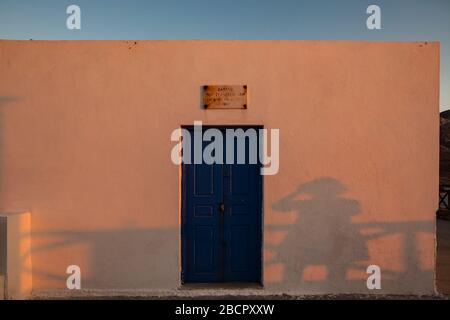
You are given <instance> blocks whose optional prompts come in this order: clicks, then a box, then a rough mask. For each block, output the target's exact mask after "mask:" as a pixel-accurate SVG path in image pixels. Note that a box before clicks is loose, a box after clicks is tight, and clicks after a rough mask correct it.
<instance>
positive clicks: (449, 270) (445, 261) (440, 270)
mask: <svg viewBox="0 0 450 320" xmlns="http://www.w3.org/2000/svg"><path fill="white" fill-rule="evenodd" d="M436 286H437V290H438V292H439V293H441V294H445V295H450V220H442V219H437V261H436Z"/></svg>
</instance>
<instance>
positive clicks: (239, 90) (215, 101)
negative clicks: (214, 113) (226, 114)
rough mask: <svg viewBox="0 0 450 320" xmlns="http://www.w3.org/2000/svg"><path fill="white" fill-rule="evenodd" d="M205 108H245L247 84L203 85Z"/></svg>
mask: <svg viewBox="0 0 450 320" xmlns="http://www.w3.org/2000/svg"><path fill="white" fill-rule="evenodd" d="M203 107H204V108H205V109H247V86H246V85H232V86H222V85H220V86H203Z"/></svg>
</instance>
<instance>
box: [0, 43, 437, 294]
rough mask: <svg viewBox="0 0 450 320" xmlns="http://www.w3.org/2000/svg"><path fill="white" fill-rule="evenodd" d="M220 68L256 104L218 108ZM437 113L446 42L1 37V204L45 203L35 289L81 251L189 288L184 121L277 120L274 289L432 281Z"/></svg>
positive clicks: (114, 277)
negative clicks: (183, 218)
mask: <svg viewBox="0 0 450 320" xmlns="http://www.w3.org/2000/svg"><path fill="white" fill-rule="evenodd" d="M204 84H247V85H248V88H249V89H248V90H249V103H248V109H247V110H206V111H205V110H203V109H202V108H201V101H200V93H201V91H200V90H201V86H202V85H204ZM438 112H439V44H438V43H422V42H416V43H373V42H345V41H344V42H331V41H330V42H326V41H138V42H134V41H51V42H48V41H0V139H1V140H0V212H19V211H28V210H29V211H31V214H32V261H33V270H32V275H33V289H34V291H35V292H40V291H43V290H53V289H62V290H67V289H64V288H65V283H66V277H67V275H66V274H65V271H66V267H67V266H68V265H71V264H76V265H79V266H80V267H81V270H82V287H83V288H86V289H87V288H92V289H104V290H121V289H143V290H144V289H145V290H166V291H172V292H174V293H176V292H177V291H176V290H177V288H178V287H179V281H180V200H179V198H180V197H179V194H180V180H179V179H180V177H179V176H180V170H179V168H178V167H177V166H175V165H174V164H172V162H171V160H170V152H171V149H172V147H173V146H174V143H173V142H171V141H170V134H171V132H172V130H174V129H175V128H178V127H179V126H180V125H188V124H193V121H194V120H201V121H203V123H205V124H260V125H264V126H265V127H266V128H268V129H271V128H279V129H280V171H279V173H278V174H277V175H275V176H266V177H264V265H263V282H264V292H267V293H269V292H292V293H307V294H309V293H343V292H364V293H379V292H390V293H432V292H433V290H434V257H435V224H434V215H435V210H436V207H437V202H436V201H437V199H436V198H437V192H438V150H439V145H438V143H439V141H438V137H439V132H438V130H439V128H438V124H439V117H438ZM290 195H291V196H290ZM371 264H376V265H379V266H380V267H381V269H382V288H383V289H382V290H381V291H377V292H369V291H368V290H367V288H366V278H367V276H368V275H367V274H366V273H365V269H366V267H367V266H368V265H371ZM62 292H66V291H62Z"/></svg>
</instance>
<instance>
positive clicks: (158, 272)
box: [25, 178, 434, 294]
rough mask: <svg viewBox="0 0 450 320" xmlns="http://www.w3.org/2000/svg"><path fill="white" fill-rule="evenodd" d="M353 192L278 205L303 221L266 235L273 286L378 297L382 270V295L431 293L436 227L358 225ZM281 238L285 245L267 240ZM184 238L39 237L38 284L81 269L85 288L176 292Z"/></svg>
mask: <svg viewBox="0 0 450 320" xmlns="http://www.w3.org/2000/svg"><path fill="white" fill-rule="evenodd" d="M345 191H346V188H345V186H344V185H343V184H342V183H341V182H339V181H338V180H335V179H333V178H320V179H317V180H314V181H311V182H308V183H304V184H301V185H300V186H299V187H298V188H297V190H294V191H293V192H292V193H291V194H289V195H287V196H286V197H284V198H282V199H280V200H279V201H277V202H276V203H274V204H272V206H271V207H272V209H273V210H274V213H278V214H284V213H288V212H290V213H294V214H295V215H296V220H295V222H294V223H291V224H285V225H268V226H266V228H265V230H266V235H265V239H266V240H265V257H264V261H265V262H264V268H265V270H264V274H265V277H266V278H265V285H267V287H268V288H270V289H274V290H280V291H294V290H297V291H302V292H308V293H336V292H338V293H370V292H369V291H368V289H367V287H366V279H367V277H368V274H367V273H366V269H367V267H368V266H369V265H371V264H377V265H379V266H380V267H381V269H382V287H383V290H382V291H384V292H392V293H395V292H402V293H408V292H410V293H416V294H417V293H421V292H423V293H431V292H432V290H433V281H434V280H433V279H434V267H433V266H432V265H431V266H430V264H429V261H430V259H429V257H430V254H431V257H434V252H423V250H424V249H423V247H422V246H421V241H420V240H421V239H422V240H423V238H422V237H423V236H425V237H428V238H426V239H427V241H425V242H426V243H427V244H430V242H429V241H428V240H429V239H430V238H429V237H431V238H432V239H434V221H408V222H395V223H390V222H386V223H383V222H380V223H378V222H376V223H372V222H368V223H355V222H354V221H353V217H355V216H356V215H357V214H359V213H360V205H359V203H358V202H357V201H356V200H354V199H349V198H346V197H345V196H344V193H345ZM276 234H281V235H282V237H280V239H281V241H278V242H277V243H275V242H273V241H267V239H269V240H270V238H271V237H273V236H274V235H276ZM179 239H180V235H179V228H177V227H176V228H167V229H164V228H161V229H158V228H155V229H131V228H130V229H122V230H105V231H98V230H94V231H43V232H33V249H32V252H33V264H34V266H33V285H34V286H35V287H37V288H45V287H47V288H48V287H50V288H65V283H66V279H67V275H66V274H65V270H66V267H67V266H68V265H70V264H77V265H79V266H80V267H81V269H82V287H83V288H85V289H88V288H96V289H175V288H176V287H177V286H178V281H179V273H180V260H179V247H180V244H179ZM426 248H427V247H426V246H425V249H426ZM26 254H28V253H26ZM26 254H25V255H26ZM424 257H425V258H424ZM79 259H84V260H81V261H80V260H79ZM424 260H425V262H424ZM47 261H52V264H48V263H47ZM35 262H36V263H35ZM44 265H45V270H42V269H40V266H44ZM171 284H172V285H171ZM372 293H373V292H372Z"/></svg>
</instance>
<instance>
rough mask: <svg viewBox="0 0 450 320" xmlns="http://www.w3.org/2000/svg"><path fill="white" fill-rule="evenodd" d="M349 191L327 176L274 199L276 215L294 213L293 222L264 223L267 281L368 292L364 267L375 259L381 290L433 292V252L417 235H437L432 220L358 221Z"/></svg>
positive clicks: (319, 290) (314, 288)
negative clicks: (424, 248)
mask: <svg viewBox="0 0 450 320" xmlns="http://www.w3.org/2000/svg"><path fill="white" fill-rule="evenodd" d="M346 191H347V189H346V187H345V186H344V184H343V183H341V182H340V181H338V180H336V179H333V178H329V177H324V178H319V179H316V180H313V181H310V182H307V183H304V184H300V185H299V187H298V188H297V189H296V190H294V191H293V192H292V193H291V194H289V195H287V196H285V197H283V198H282V199H280V200H278V201H277V202H276V203H273V204H272V209H273V210H275V212H277V213H275V214H283V213H286V214H287V213H294V214H295V221H294V222H291V223H289V224H276V225H274V224H272V225H269V226H267V227H266V230H268V231H267V235H266V239H267V240H268V241H266V244H265V249H266V250H265V261H266V262H265V266H266V275H268V278H269V279H267V282H268V283H270V285H273V286H275V287H277V286H280V288H281V287H283V288H289V289H292V290H295V289H297V290H298V289H300V290H301V291H305V292H317V293H326V292H339V293H369V290H368V289H367V285H366V280H367V278H368V277H369V274H367V272H366V271H367V267H368V266H369V265H372V264H374V265H379V266H380V267H381V279H382V289H384V290H386V291H391V292H407V291H410V292H420V291H421V290H422V291H425V292H426V291H428V292H429V291H430V289H431V288H429V287H430V284H432V283H433V277H434V271H433V266H430V265H429V264H428V266H427V262H428V261H429V259H427V258H425V260H426V261H423V260H424V256H427V254H431V255H433V252H429V253H426V252H422V251H421V246H420V241H419V240H420V239H419V237H420V236H423V235H425V236H431V237H433V234H434V233H433V232H434V221H407V222H386V223H384V222H361V223H359V222H358V223H355V222H354V220H355V219H354V218H355V217H356V216H357V215H359V214H361V208H360V205H359V203H358V201H356V200H355V199H350V198H347V197H346V196H345V193H346ZM390 246H392V247H390ZM424 286H425V287H424ZM417 290H418V291H417Z"/></svg>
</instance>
